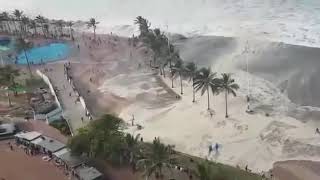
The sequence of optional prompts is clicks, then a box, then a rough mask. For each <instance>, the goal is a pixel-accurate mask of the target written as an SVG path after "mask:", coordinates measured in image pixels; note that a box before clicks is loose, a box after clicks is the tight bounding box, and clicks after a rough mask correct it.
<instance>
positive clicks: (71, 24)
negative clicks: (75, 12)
mask: <svg viewBox="0 0 320 180" xmlns="http://www.w3.org/2000/svg"><path fill="white" fill-rule="evenodd" d="M73 25H74V22H72V21H68V22H67V26H68V27H69V29H70V38H71V39H72V40H74V37H73V29H72V26H73Z"/></svg>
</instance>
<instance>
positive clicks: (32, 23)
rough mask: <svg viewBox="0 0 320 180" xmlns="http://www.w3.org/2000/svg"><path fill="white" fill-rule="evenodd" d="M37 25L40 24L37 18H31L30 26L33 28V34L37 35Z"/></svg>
mask: <svg viewBox="0 0 320 180" xmlns="http://www.w3.org/2000/svg"><path fill="white" fill-rule="evenodd" d="M37 26H38V24H37V21H36V20H30V23H29V27H30V28H31V29H33V34H34V36H36V35H37Z"/></svg>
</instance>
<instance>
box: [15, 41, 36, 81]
mask: <svg viewBox="0 0 320 180" xmlns="http://www.w3.org/2000/svg"><path fill="white" fill-rule="evenodd" d="M32 47H33V44H32V42H29V41H27V40H25V39H23V38H21V37H20V38H18V39H17V41H16V50H17V52H23V53H24V56H25V58H26V60H27V64H28V69H29V73H30V76H31V77H32V71H31V67H30V62H29V58H28V55H27V51H28V50H29V49H31V48H32Z"/></svg>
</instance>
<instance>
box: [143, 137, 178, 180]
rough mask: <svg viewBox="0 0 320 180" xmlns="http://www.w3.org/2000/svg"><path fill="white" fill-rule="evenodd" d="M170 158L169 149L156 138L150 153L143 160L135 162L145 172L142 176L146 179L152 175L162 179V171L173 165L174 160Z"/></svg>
mask: <svg viewBox="0 0 320 180" xmlns="http://www.w3.org/2000/svg"><path fill="white" fill-rule="evenodd" d="M171 156H172V154H171V148H170V147H169V146H166V145H164V144H162V143H161V142H160V139H159V138H156V139H154V140H153V143H152V146H151V151H150V152H147V153H146V157H145V158H142V159H140V160H139V161H138V162H137V166H138V167H139V168H143V169H144V170H145V173H144V176H146V177H147V178H149V177H150V176H151V175H153V174H154V175H155V177H156V178H157V179H158V178H161V179H163V176H164V175H163V169H164V168H168V169H170V168H171V166H172V165H173V164H174V163H175V162H174V161H175V159H174V158H172V157H171Z"/></svg>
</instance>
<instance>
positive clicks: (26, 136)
mask: <svg viewBox="0 0 320 180" xmlns="http://www.w3.org/2000/svg"><path fill="white" fill-rule="evenodd" d="M40 136H41V133H39V132H36V131H31V132H24V133H18V134H16V135H14V137H15V138H17V139H19V140H21V141H24V142H28V143H30V142H31V141H33V140H35V139H37V138H39V137H40Z"/></svg>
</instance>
